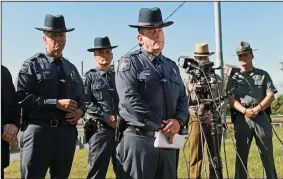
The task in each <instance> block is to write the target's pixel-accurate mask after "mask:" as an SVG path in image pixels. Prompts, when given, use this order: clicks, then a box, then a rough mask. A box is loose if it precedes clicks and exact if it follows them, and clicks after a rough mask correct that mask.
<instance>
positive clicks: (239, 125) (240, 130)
mask: <svg viewBox="0 0 283 179" xmlns="http://www.w3.org/2000/svg"><path fill="white" fill-rule="evenodd" d="M269 120H270V117H269V116H267V115H265V114H263V113H261V114H259V115H258V117H256V118H255V119H252V120H250V119H245V117H244V116H243V115H242V114H240V113H237V116H236V120H235V121H234V127H235V138H236V146H237V152H238V153H239V155H240V157H241V159H242V161H243V163H244V165H245V167H246V168H247V162H248V154H249V150H250V146H251V142H252V140H253V137H254V138H255V142H256V145H257V147H258V149H259V153H260V157H261V161H262V164H263V167H264V170H265V175H266V177H267V179H277V174H276V171H275V164H274V158H273V145H272V126H271V123H270V121H269ZM235 167H236V168H235V179H246V178H247V174H246V172H245V169H244V168H243V165H242V163H241V161H240V160H239V157H236V166H235Z"/></svg>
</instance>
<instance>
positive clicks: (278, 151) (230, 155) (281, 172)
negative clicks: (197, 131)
mask: <svg viewBox="0 0 283 179" xmlns="http://www.w3.org/2000/svg"><path fill="white" fill-rule="evenodd" d="M230 131H231V132H232V135H233V133H234V131H233V128H232V127H231V128H230ZM275 131H276V132H277V134H278V135H279V137H280V139H281V140H282V139H283V128H279V127H275ZM233 139H234V136H233ZM225 143H226V154H227V165H228V171H229V178H233V177H234V172H235V171H234V164H235V150H234V147H233V144H232V140H231V138H230V136H229V134H227V139H226V142H225ZM188 146H189V144H188V143H186V145H185V146H184V152H183V150H182V151H181V152H180V161H179V168H178V176H179V178H188V172H187V167H186V161H185V159H187V160H188V158H189V154H188V151H189V150H188ZM273 147H274V159H275V165H276V170H277V175H278V177H279V178H283V146H282V145H281V144H280V142H279V141H278V139H277V137H276V136H275V135H273ZM221 150H222V155H221V156H222V161H223V162H222V164H223V175H224V177H225V178H227V174H226V165H225V160H224V153H223V145H222V147H221ZM87 152H88V150H87V149H82V150H77V151H76V153H75V158H74V161H73V167H72V171H71V174H70V178H86V175H87V161H88V160H87ZM184 155H185V156H184ZM205 163H206V165H205V166H206V169H208V163H207V156H205ZM19 171H20V162H19V161H15V162H11V164H10V166H9V167H8V168H7V169H6V170H5V176H6V178H20V172H19ZM262 171H263V167H262V163H261V160H260V157H259V153H258V150H257V147H256V145H255V142H254V140H253V142H252V146H251V149H250V154H249V161H248V172H249V175H250V177H251V178H263V172H262ZM205 173H206V172H205V171H204V167H203V170H202V176H203V177H204V178H207V177H206V175H205ZM207 174H208V170H207ZM107 178H115V176H114V173H113V169H112V165H110V166H109V169H108V172H107Z"/></svg>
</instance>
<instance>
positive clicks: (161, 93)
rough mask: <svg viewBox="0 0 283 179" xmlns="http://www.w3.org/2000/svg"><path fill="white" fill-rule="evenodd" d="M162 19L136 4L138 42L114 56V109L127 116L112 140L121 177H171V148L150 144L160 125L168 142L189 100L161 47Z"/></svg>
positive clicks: (173, 175)
mask: <svg viewBox="0 0 283 179" xmlns="http://www.w3.org/2000/svg"><path fill="white" fill-rule="evenodd" d="M172 24H173V22H172V21H168V22H163V20H162V14H161V10H160V9H159V8H141V9H140V11H139V22H138V25H129V26H130V27H133V28H137V29H138V35H137V39H138V41H139V43H140V44H141V46H142V48H140V49H139V50H136V51H134V52H132V53H128V54H126V55H125V56H123V57H122V58H121V59H120V60H119V64H118V70H117V75H116V85H117V91H118V95H119V99H120V103H119V114H120V115H121V117H122V118H123V119H124V120H125V121H126V122H127V125H128V128H127V129H126V130H125V132H124V136H123V138H122V140H121V142H120V143H119V144H118V146H117V152H118V154H117V159H118V162H117V164H121V165H120V166H119V170H118V171H117V173H118V175H119V177H120V178H123V179H126V178H135V179H136V178H138V179H149V178H162V179H173V178H176V150H175V149H163V148H155V147H154V141H155V134H156V132H157V131H159V130H160V131H161V132H162V133H163V134H164V135H165V136H167V138H168V142H169V143H172V142H173V137H174V135H175V134H177V133H178V132H179V130H180V127H181V126H183V124H184V121H185V120H186V118H187V115H188V108H187V107H188V100H187V97H186V93H185V88H184V85H183V83H182V79H181V76H180V72H179V69H178V67H177V65H176V63H175V62H173V61H172V60H170V59H169V58H167V57H165V56H164V55H163V54H162V53H161V52H162V49H163V47H164V32H163V27H167V26H170V25H172Z"/></svg>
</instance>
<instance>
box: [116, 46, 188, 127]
mask: <svg viewBox="0 0 283 179" xmlns="http://www.w3.org/2000/svg"><path fill="white" fill-rule="evenodd" d="M154 58H155V57H154V56H152V55H150V54H149V53H147V52H145V51H144V50H143V48H141V49H139V50H136V51H134V52H132V53H129V54H126V55H125V56H123V57H122V58H121V59H120V60H119V64H118V70H117V75H116V87H117V92H118V95H119V100H120V102H119V114H120V115H121V117H122V118H124V119H125V120H126V121H127V122H128V124H129V125H132V126H136V127H144V128H146V129H147V130H158V129H159V127H160V125H161V124H162V121H163V120H166V119H165V117H164V114H166V112H165V111H164V94H163V87H162V82H161V79H160V76H159V73H158V71H157V70H156V68H155V66H154V65H153V63H152V60H153V59H154ZM160 59H161V64H162V66H163V68H164V71H165V76H166V79H167V82H168V83H169V86H170V91H171V95H172V96H171V97H172V102H173V108H174V118H175V119H180V120H182V121H183V122H185V120H186V119H187V115H188V99H187V97H186V92H185V87H184V85H183V83H182V79H181V76H180V72H179V68H178V67H177V65H176V63H175V62H173V61H172V60H170V59H169V58H166V57H164V56H163V55H160Z"/></svg>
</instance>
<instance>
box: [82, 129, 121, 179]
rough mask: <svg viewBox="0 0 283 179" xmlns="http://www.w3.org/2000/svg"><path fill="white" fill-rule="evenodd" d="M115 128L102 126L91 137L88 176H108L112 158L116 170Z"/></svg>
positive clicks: (97, 177)
mask: <svg viewBox="0 0 283 179" xmlns="http://www.w3.org/2000/svg"><path fill="white" fill-rule="evenodd" d="M114 131H115V130H114V129H110V128H108V129H106V128H104V127H101V128H100V129H98V131H97V132H96V133H95V134H93V136H92V137H91V138H90V139H89V141H88V144H89V152H88V175H87V178H91V179H103V178H105V177H106V174H107V170H108V166H109V162H110V158H111V157H112V164H113V169H114V172H115V171H116V168H115V157H116V150H115V136H114V135H115V133H114Z"/></svg>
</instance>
